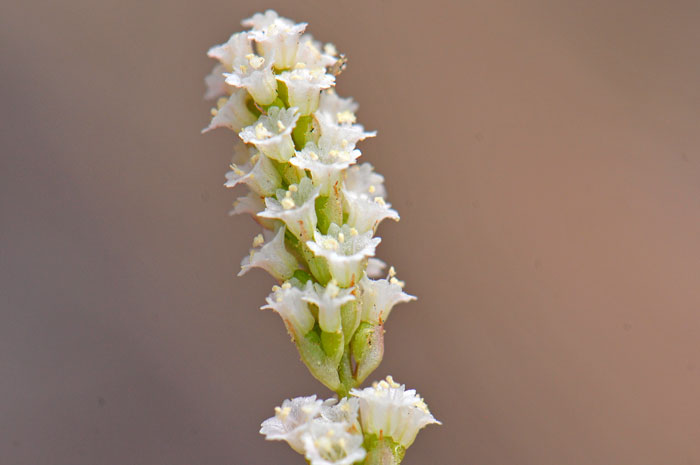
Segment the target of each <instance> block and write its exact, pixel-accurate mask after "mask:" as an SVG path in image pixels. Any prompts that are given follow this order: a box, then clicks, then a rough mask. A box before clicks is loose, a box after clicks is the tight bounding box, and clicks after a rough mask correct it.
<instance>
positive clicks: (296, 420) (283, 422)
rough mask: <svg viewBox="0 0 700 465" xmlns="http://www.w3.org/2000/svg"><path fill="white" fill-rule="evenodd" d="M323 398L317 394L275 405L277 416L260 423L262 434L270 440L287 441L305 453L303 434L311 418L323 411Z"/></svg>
mask: <svg viewBox="0 0 700 465" xmlns="http://www.w3.org/2000/svg"><path fill="white" fill-rule="evenodd" d="M322 404H323V401H322V400H316V396H315V395H313V396H310V397H297V398H295V399H292V400H289V399H287V400H285V401H284V402H282V406H281V407H275V416H274V417H272V418H268V419H267V420H265V421H264V422H262V425H260V434H264V435H265V439H267V440H268V441H287V442H288V443H289V445H290V446H291V447H292V449H294V450H295V451H297V452H299V453H300V454H303V453H304V442H303V441H302V439H301V436H302V434H303V433H304V432H306V431H308V429H309V426H310V423H311V420H312V419H313V418H314V417H316V416H318V414H319V413H320V411H321V405H322Z"/></svg>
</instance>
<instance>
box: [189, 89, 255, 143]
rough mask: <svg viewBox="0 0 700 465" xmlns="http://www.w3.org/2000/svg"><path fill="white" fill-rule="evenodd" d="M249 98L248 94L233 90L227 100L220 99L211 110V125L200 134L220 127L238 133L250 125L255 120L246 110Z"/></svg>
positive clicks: (224, 98) (243, 91) (240, 90)
mask: <svg viewBox="0 0 700 465" xmlns="http://www.w3.org/2000/svg"><path fill="white" fill-rule="evenodd" d="M249 98H250V96H249V95H248V92H246V91H245V90H242V89H237V90H234V91H233V93H232V94H231V96H230V97H229V98H228V99H227V98H226V97H221V98H220V99H219V100H218V101H217V102H216V106H217V108H212V109H211V113H212V116H213V118H212V119H211V123H209V126H207V127H206V128H204V129H202V132H203V133H204V132H208V131H211V130H212V129H216V128H222V127H223V128H229V129H231V130H233V131H240V130H241V128H243V127H245V126H247V125H249V124H252V123H253V122H254V121H255V120H256V119H257V118H256V117H255V115H254V114H253V113H251V111H250V110H249V109H248V106H247V102H248V99H249Z"/></svg>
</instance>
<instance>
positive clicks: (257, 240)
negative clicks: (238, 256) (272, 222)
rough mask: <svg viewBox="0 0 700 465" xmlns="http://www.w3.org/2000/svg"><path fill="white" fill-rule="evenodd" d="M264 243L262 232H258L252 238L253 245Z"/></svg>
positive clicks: (257, 245) (258, 245)
mask: <svg viewBox="0 0 700 465" xmlns="http://www.w3.org/2000/svg"><path fill="white" fill-rule="evenodd" d="M264 243H265V238H263V235H262V234H258V235H257V236H255V237H254V238H253V247H260V246H261V245H263V244H264Z"/></svg>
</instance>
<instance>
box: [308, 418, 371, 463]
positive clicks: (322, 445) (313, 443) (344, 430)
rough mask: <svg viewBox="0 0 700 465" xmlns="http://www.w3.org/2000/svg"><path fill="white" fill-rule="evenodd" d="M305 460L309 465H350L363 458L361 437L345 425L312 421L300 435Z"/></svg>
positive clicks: (349, 426) (364, 452) (363, 450)
mask: <svg viewBox="0 0 700 465" xmlns="http://www.w3.org/2000/svg"><path fill="white" fill-rule="evenodd" d="M302 441H303V443H304V449H305V454H304V456H305V457H306V459H307V460H309V462H310V463H311V465H352V464H354V463H356V462H359V461H361V460H363V459H364V458H365V455H366V454H367V452H366V451H365V449H364V448H363V447H362V441H363V437H362V434H361V433H360V432H359V431H353V429H352V427H351V425H349V424H347V423H331V422H327V421H323V420H314V421H312V422H311V425H310V427H309V429H308V430H307V431H306V432H304V434H303V435H302Z"/></svg>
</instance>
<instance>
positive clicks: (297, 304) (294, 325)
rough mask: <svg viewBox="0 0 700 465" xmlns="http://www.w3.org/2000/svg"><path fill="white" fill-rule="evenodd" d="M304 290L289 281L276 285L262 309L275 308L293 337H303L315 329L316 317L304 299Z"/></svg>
mask: <svg viewBox="0 0 700 465" xmlns="http://www.w3.org/2000/svg"><path fill="white" fill-rule="evenodd" d="M302 297H304V291H302V290H301V289H299V288H297V287H295V286H292V285H291V284H290V283H289V282H286V283H284V284H282V286H274V287H273V288H272V294H270V295H269V296H268V297H267V299H266V300H267V305H265V306H263V307H261V309H263V310H266V309H270V310H274V311H275V312H277V314H279V316H280V317H282V320H283V321H284V324H285V326H286V327H287V329H288V330H289V332H290V334H291V335H292V337H294V338H295V339H296V338H302V337H304V335H305V334H306V333H308V332H309V331H311V329H313V327H314V324H315V323H316V319H315V318H314V316H313V315H312V314H311V310H309V305H308V304H307V303H306V302H305V301H304V300H303V299H302Z"/></svg>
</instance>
